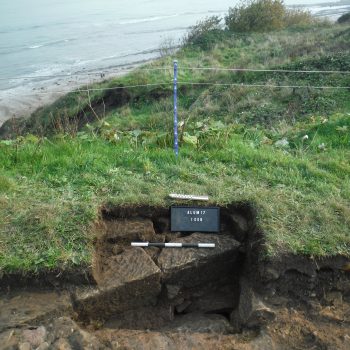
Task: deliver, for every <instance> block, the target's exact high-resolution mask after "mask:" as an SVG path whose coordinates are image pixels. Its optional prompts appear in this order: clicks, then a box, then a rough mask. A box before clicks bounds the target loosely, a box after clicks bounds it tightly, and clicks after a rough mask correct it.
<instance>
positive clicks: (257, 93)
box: [0, 26, 350, 272]
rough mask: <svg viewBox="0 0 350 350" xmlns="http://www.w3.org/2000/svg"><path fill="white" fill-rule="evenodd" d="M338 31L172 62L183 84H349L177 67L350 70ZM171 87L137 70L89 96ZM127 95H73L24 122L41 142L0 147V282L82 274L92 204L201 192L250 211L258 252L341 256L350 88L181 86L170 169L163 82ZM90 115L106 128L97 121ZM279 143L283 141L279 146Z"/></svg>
mask: <svg viewBox="0 0 350 350" xmlns="http://www.w3.org/2000/svg"><path fill="white" fill-rule="evenodd" d="M343 33H345V34H343ZM346 33H347V29H346V27H344V26H342V27H341V26H325V27H322V28H316V29H313V28H309V29H305V28H304V29H303V30H298V29H289V30H284V31H281V32H274V33H269V34H251V35H239V36H236V35H230V34H228V33H224V34H223V35H222V38H221V40H219V41H218V42H217V44H216V45H215V46H214V47H212V48H211V49H209V50H207V51H205V52H204V51H202V50H200V49H197V48H195V47H191V48H184V49H182V50H181V51H179V52H178V53H177V57H178V59H179V62H180V77H179V80H180V81H193V82H201V81H206V82H216V81H225V82H232V83H242V82H245V83H253V82H254V83H256V82H258V83H259V82H266V81H269V83H271V84H274V83H278V82H283V84H284V85H286V84H288V85H289V84H301V85H316V84H317V85H318V84H322V85H332V84H333V85H337V86H339V85H344V86H350V83H349V78H350V76H349V75H339V74H338V75H335V74H330V75H312V76H311V75H310V76H305V75H300V74H292V75H287V74H277V73H275V74H273V75H267V74H266V73H249V74H230V73H227V72H226V73H225V72H224V73H223V72H218V71H210V72H207V71H190V70H185V69H181V66H182V67H186V66H197V65H198V66H224V67H230V66H241V67H261V68H265V67H270V68H272V67H282V68H284V69H323V70H326V69H327V70H340V69H341V70H350V62H349V48H348V45H347V46H346V45H345V44H346V43H347V44H348V42H349V38H348V36H346V35H347V34H346ZM344 43H345V44H344ZM301 54H304V56H303V57H299V55H301ZM171 61H172V58H171V57H166V58H163V59H161V60H159V61H155V62H153V63H150V64H148V65H147V67H159V66H164V65H167V66H169V65H171ZM170 78H171V70H170V69H168V70H165V71H152V72H145V71H143V70H136V71H135V72H132V73H131V74H129V75H127V76H125V77H122V78H118V79H116V80H112V81H107V82H104V83H101V84H99V85H98V86H115V85H120V84H125V85H133V84H139V83H145V82H158V81H164V80H166V81H169V80H170ZM118 91H119V90H118ZM125 94H126V95H123V96H122V95H120V92H118V93H116V95H112V99H111V100H113V99H117V98H118V99H119V100H118V101H123V103H120V104H118V105H115V104H113V103H112V104H109V105H107V108H106V109H105V112H104V110H102V109H101V99H102V98H104V99H105V100H106V101H107V100H108V98H110V97H111V96H110V95H105V94H104V93H102V92H92V93H91V95H90V101H89V100H88V99H87V97H86V96H84V95H79V94H76V93H73V94H69V95H68V96H66V97H64V98H62V99H60V100H59V101H57V102H56V103H55V104H53V105H52V106H50V107H48V108H44V109H41V110H40V111H38V112H37V113H36V114H34V115H33V116H32V118H31V119H30V120H29V122H27V124H26V125H25V132H24V134H26V133H28V132H31V133H36V135H37V136H34V135H31V134H29V135H27V136H20V137H18V138H13V139H12V140H3V141H0V272H1V271H2V272H18V271H22V272H32V271H38V270H41V269H54V268H67V267H71V266H80V265H82V264H90V262H91V250H92V244H91V243H92V241H93V238H94V223H95V222H96V221H97V220H99V213H100V209H101V206H103V205H104V204H105V203H113V204H115V205H130V204H135V205H141V204H149V205H157V206H168V205H170V202H169V200H167V199H166V197H167V195H168V194H169V193H170V192H179V193H198V194H209V195H210V197H211V200H212V203H216V204H218V205H227V204H229V203H232V202H242V201H243V202H250V203H251V204H252V205H253V206H254V207H255V208H256V210H257V213H258V218H257V221H258V225H259V227H260V229H261V230H262V231H263V232H264V235H265V246H264V249H265V253H266V255H269V256H275V255H279V254H283V253H296V254H305V255H310V256H332V255H337V254H342V255H347V256H349V255H350V233H349V227H350V206H349V204H350V181H349V180H350V166H349V162H348V160H349V159H350V136H349V130H350V115H349V113H350V104H349V101H350V99H349V97H350V96H349V91H348V90H339V91H333V90H332V91H331V90H330V91H318V90H315V89H310V88H307V87H305V88H302V89H294V90H293V89H268V88H265V89H258V88H243V87H220V86H199V87H191V86H188V85H182V86H181V84H180V88H179V116H180V120H183V121H186V124H185V126H184V127H183V129H180V133H181V135H182V141H181V145H180V146H181V147H180V156H179V158H178V159H176V158H175V156H174V154H173V151H172V148H171V147H172V146H171V145H172V139H171V128H172V95H171V85H169V87H167V86H166V87H162V88H160V87H152V88H138V89H128V90H127V91H126V92H125ZM89 104H90V106H89ZM90 107H93V108H94V110H95V112H97V114H98V115H99V116H100V118H101V120H99V121H96V120H93V118H92V117H91V115H89V113H92V112H91V108H90ZM82 111H84V113H81V112H82ZM84 114H85V116H86V118H87V119H86V120H85V119H84V118H82V116H83V115H84ZM82 121H83V123H82ZM87 121H89V125H88V126H85V127H84V126H83V124H85V123H86V122H87ZM79 123H80V124H81V125H80V124H79ZM305 135H307V136H308V137H307V138H305V137H304V136H305ZM283 139H286V140H287V141H288V144H287V145H286V146H284V147H283V146H278V144H279V142H278V141H280V140H283ZM276 142H277V143H276Z"/></svg>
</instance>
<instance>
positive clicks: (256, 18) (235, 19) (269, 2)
mask: <svg viewBox="0 0 350 350" xmlns="http://www.w3.org/2000/svg"><path fill="white" fill-rule="evenodd" d="M285 11H286V9H285V7H284V5H283V2H282V1H280V0H248V1H247V2H242V3H241V4H239V5H237V6H236V7H233V8H230V9H229V11H228V14H227V16H226V17H225V23H226V26H227V28H228V29H229V30H231V31H235V32H265V31H271V30H276V29H281V28H283V17H284V14H285Z"/></svg>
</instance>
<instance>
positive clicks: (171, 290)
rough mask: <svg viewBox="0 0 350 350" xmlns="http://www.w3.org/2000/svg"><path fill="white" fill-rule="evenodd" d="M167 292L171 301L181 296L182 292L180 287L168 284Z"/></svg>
mask: <svg viewBox="0 0 350 350" xmlns="http://www.w3.org/2000/svg"><path fill="white" fill-rule="evenodd" d="M166 290H167V296H168V299H170V300H171V299H174V298H176V296H177V295H178V294H179V292H180V290H181V286H178V285H176V284H167V285H166Z"/></svg>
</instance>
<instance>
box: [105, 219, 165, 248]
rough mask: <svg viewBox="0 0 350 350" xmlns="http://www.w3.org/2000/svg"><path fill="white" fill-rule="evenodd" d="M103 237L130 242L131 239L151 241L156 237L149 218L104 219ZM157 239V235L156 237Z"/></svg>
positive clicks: (118, 241)
mask: <svg viewBox="0 0 350 350" xmlns="http://www.w3.org/2000/svg"><path fill="white" fill-rule="evenodd" d="M105 225H106V231H105V238H107V239H112V240H113V239H114V240H115V241H116V242H117V243H120V242H125V243H126V244H130V242H131V241H133V240H142V241H151V240H153V239H155V238H156V236H157V235H156V233H155V232H154V227H153V222H152V221H151V220H149V219H128V220H125V219H118V220H112V221H105ZM157 238H158V239H159V237H157Z"/></svg>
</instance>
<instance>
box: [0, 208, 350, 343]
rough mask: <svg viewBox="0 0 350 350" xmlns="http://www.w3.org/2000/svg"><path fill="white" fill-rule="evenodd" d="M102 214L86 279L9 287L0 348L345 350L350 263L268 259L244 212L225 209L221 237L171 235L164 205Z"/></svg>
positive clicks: (0, 315)
mask: <svg viewBox="0 0 350 350" xmlns="http://www.w3.org/2000/svg"><path fill="white" fill-rule="evenodd" d="M101 216H102V218H101V221H100V223H99V224H98V225H97V226H96V230H97V233H98V234H97V238H96V241H95V254H94V258H93V264H92V268H91V271H89V272H88V273H86V274H85V275H86V276H87V278H85V279H84V280H83V281H82V279H78V280H77V283H74V279H72V278H65V279H61V280H59V277H58V278H57V282H56V284H55V283H54V282H53V281H52V280H51V279H52V277H51V279H50V282H49V283H48V285H47V287H46V288H45V287H44V286H43V281H41V283H39V284H38V283H36V284H32V283H31V284H30V287H28V286H27V287H24V286H23V283H21V284H18V283H17V284H16V283H14V280H13V277H12V279H11V278H8V279H7V280H6V279H3V280H2V284H1V285H2V289H1V295H0V310H1V311H0V348H1V349H8V350H9V349H20V350H23V349H40V350H43V349H158V348H160V349H213V348H219V349H349V348H350V273H349V260H347V259H346V258H345V257H335V258H330V259H323V260H313V259H310V258H307V257H298V256H283V257H279V258H278V259H277V258H276V259H274V260H271V259H270V260H266V259H263V258H262V253H263V250H262V248H261V247H262V244H263V239H262V237H263V235H262V234H261V233H260V232H259V230H258V228H257V227H256V224H255V220H254V218H255V213H254V211H253V210H252V208H250V207H249V205H247V204H237V205H231V206H229V207H228V208H221V230H220V233H219V234H206V233H196V232H193V233H187V234H183V233H180V232H178V233H171V232H170V227H169V225H170V224H169V216H170V213H169V211H168V210H167V209H164V208H154V207H139V208H131V207H130V208H116V207H106V208H104V209H103V210H102V214H101ZM131 241H157V242H178V241H181V242H186V241H187V242H189V241H191V242H193V241H195V242H200V241H202V242H203V241H205V242H212V243H215V244H216V248H215V249H159V248H144V249H143V248H132V247H130V242H131ZM80 276H82V274H80ZM89 276H90V277H89ZM27 282H28V281H27ZM82 282H83V283H82Z"/></svg>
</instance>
